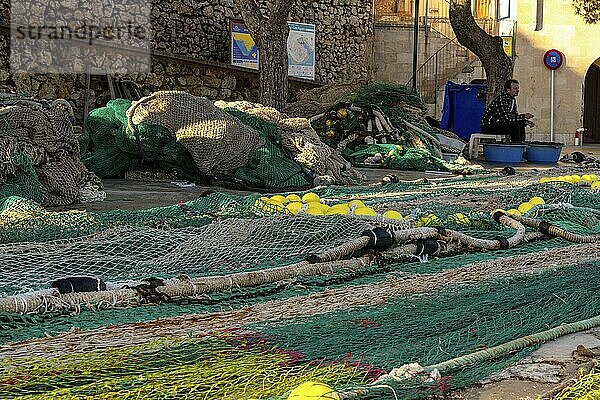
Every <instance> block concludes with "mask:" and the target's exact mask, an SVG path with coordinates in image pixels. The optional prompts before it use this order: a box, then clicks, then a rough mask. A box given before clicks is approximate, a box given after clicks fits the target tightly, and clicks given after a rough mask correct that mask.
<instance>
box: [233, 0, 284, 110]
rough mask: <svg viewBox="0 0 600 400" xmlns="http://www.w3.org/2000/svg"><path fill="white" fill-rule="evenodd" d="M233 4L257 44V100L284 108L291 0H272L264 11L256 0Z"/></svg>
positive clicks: (277, 107)
mask: <svg viewBox="0 0 600 400" xmlns="http://www.w3.org/2000/svg"><path fill="white" fill-rule="evenodd" d="M236 5H237V7H238V9H239V11H240V13H241V14H242V17H243V18H244V22H245V24H246V27H247V28H248V31H250V34H251V35H252V38H253V39H254V42H255V43H256V47H257V48H258V70H259V71H258V73H259V77H260V99H259V101H260V102H261V103H262V104H263V105H266V106H271V107H274V108H276V109H278V110H283V108H284V107H285V102H286V101H287V95H288V56H287V38H288V35H289V27H288V24H287V18H288V15H289V13H290V10H291V9H292V5H293V2H292V1H289V0H271V1H269V2H268V12H267V14H266V15H265V14H264V13H263V12H262V10H261V9H260V7H259V6H258V4H257V3H256V1H255V0H238V1H237V4H236Z"/></svg>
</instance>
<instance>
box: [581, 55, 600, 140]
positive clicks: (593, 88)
mask: <svg viewBox="0 0 600 400" xmlns="http://www.w3.org/2000/svg"><path fill="white" fill-rule="evenodd" d="M583 96H584V97H583V126H584V127H585V128H587V132H586V133H585V142H586V143H600V58H599V59H597V60H596V62H594V63H593V64H592V65H591V66H590V68H589V69H588V71H587V73H586V74H585V81H584V94H583Z"/></svg>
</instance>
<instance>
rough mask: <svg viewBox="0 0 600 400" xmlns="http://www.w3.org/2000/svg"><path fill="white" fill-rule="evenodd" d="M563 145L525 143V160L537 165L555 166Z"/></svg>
mask: <svg viewBox="0 0 600 400" xmlns="http://www.w3.org/2000/svg"><path fill="white" fill-rule="evenodd" d="M563 146H564V144H563V143H552V142H548V143H542V142H539V143H527V149H526V150H525V159H526V160H527V161H529V162H532V163H538V164H556V163H557V162H558V159H559V158H560V152H561V150H562V148H563Z"/></svg>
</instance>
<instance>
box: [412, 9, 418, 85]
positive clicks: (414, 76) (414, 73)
mask: <svg viewBox="0 0 600 400" xmlns="http://www.w3.org/2000/svg"><path fill="white" fill-rule="evenodd" d="M414 13H415V15H414V17H415V28H414V29H415V32H414V39H413V65H412V67H413V70H412V87H413V90H414V91H415V92H416V91H417V51H418V47H419V0H415V11H414Z"/></svg>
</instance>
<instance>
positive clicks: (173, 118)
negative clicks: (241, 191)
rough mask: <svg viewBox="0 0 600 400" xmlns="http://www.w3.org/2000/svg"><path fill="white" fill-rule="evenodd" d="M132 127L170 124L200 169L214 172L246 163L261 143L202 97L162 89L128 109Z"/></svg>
mask: <svg viewBox="0 0 600 400" xmlns="http://www.w3.org/2000/svg"><path fill="white" fill-rule="evenodd" d="M127 118H128V122H129V127H130V129H131V130H132V131H133V132H136V129H137V128H136V127H135V125H138V124H141V123H146V124H156V125H160V126H163V127H165V128H167V129H168V130H169V131H170V132H171V133H172V134H173V135H174V136H175V137H176V138H177V141H178V142H179V143H181V144H182V145H183V146H184V147H185V148H186V149H187V150H188V151H189V152H190V154H191V155H192V157H193V159H194V162H195V163H196V165H197V167H198V169H199V171H200V172H202V173H203V174H205V175H213V174H215V173H219V172H229V171H233V170H235V169H236V168H239V167H242V166H244V165H246V164H247V163H248V162H249V161H250V159H251V158H252V155H253V154H254V152H255V151H256V149H258V148H259V147H260V146H262V145H264V142H263V140H262V139H261V138H260V137H259V135H258V134H257V133H256V132H255V131H254V130H252V129H251V128H249V127H247V126H246V125H244V124H242V123H241V122H240V121H238V120H237V119H236V118H234V117H233V116H231V115H229V114H227V113H225V112H224V111H222V110H220V109H219V108H217V107H215V106H214V105H213V103H212V102H211V101H210V100H208V99H206V98H203V97H197V96H194V95H191V94H189V93H186V92H180V91H161V92H156V93H154V94H152V95H150V96H148V97H144V98H142V99H141V100H139V101H138V102H134V103H133V105H132V106H131V107H130V108H129V110H127Z"/></svg>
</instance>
